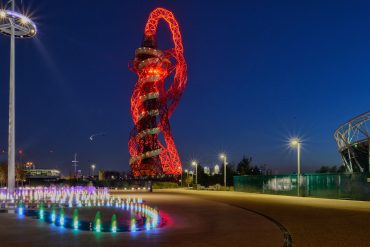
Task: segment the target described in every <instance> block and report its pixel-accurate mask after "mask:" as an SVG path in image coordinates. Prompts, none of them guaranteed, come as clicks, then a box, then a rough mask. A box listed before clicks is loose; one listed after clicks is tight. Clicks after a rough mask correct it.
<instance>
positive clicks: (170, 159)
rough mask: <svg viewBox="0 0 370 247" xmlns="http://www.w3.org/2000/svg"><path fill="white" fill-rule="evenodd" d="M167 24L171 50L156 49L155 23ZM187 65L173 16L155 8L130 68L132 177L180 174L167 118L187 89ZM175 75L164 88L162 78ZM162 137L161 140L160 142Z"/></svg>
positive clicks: (179, 164) (177, 156)
mask: <svg viewBox="0 0 370 247" xmlns="http://www.w3.org/2000/svg"><path fill="white" fill-rule="evenodd" d="M161 19H163V20H164V21H166V22H167V24H168V27H169V29H170V31H171V33H172V40H173V44H174V47H173V48H170V49H168V50H159V49H158V47H157V42H156V33H157V27H158V22H159V21H160V20H161ZM186 68H187V65H186V62H185V58H184V48H183V45H182V37H181V33H180V28H179V25H178V23H177V20H176V19H175V17H174V15H173V13H172V12H171V11H169V10H166V9H163V8H157V9H155V10H154V11H152V12H151V13H150V15H149V19H148V22H147V23H146V26H145V31H144V39H143V42H142V44H141V47H140V48H138V49H136V51H135V59H134V61H133V63H132V66H131V69H132V70H133V71H134V72H135V73H136V74H137V75H138V80H137V82H136V85H135V88H134V91H133V93H132V96H131V116H132V119H133V122H134V124H135V128H134V129H133V130H132V131H131V133H130V140H129V143H128V147H129V152H130V155H131V159H130V165H131V170H132V173H133V175H134V176H135V177H140V176H150V177H153V176H156V175H162V174H164V175H175V176H179V175H180V174H181V173H182V167H181V161H180V157H179V154H178V152H177V150H176V146H175V143H174V140H173V137H172V134H171V130H170V125H169V118H170V117H171V115H172V113H173V112H174V110H175V109H176V107H177V105H178V103H179V101H180V98H181V96H182V94H183V91H184V89H185V86H186V81H187V74H186ZM172 73H174V76H173V82H172V84H171V85H170V86H169V87H168V88H166V87H165V83H164V81H165V79H166V78H167V77H168V76H169V75H171V74H172ZM161 135H163V138H162V139H161V137H162V136H161Z"/></svg>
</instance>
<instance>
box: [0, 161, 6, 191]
mask: <svg viewBox="0 0 370 247" xmlns="http://www.w3.org/2000/svg"><path fill="white" fill-rule="evenodd" d="M7 180H8V165H7V164H6V163H4V162H3V163H1V164H0V186H3V185H5V184H6V182H7Z"/></svg>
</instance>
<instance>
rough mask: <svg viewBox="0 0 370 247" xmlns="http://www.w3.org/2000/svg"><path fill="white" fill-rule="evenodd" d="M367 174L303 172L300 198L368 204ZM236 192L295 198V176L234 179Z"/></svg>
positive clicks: (369, 186) (296, 193) (369, 185)
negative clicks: (318, 198)
mask: <svg viewBox="0 0 370 247" xmlns="http://www.w3.org/2000/svg"><path fill="white" fill-rule="evenodd" d="M369 177H370V175H368V174H363V173H353V174H338V173H306V174H302V175H301V177H300V196H307V197H322V198H335V199H351V200H364V201H370V179H369ZM234 189H235V191H243V192H253V193H264V194H275V195H292V196H296V195H298V191H297V190H298V186H297V175H295V174H288V175H257V176H256V175H247V176H235V177H234Z"/></svg>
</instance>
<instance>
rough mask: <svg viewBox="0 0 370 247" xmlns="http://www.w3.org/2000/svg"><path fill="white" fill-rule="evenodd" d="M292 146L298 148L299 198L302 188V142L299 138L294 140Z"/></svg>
mask: <svg viewBox="0 0 370 247" xmlns="http://www.w3.org/2000/svg"><path fill="white" fill-rule="evenodd" d="M290 145H291V146H293V147H297V183H298V185H297V194H298V196H299V195H300V187H301V141H300V140H299V139H298V138H294V139H292V140H291V141H290Z"/></svg>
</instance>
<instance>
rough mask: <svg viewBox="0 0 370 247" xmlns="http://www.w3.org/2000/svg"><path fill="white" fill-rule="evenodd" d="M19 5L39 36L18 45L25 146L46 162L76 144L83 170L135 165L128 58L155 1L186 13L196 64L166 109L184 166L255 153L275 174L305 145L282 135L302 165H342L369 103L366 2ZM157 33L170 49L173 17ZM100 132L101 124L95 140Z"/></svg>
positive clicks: (3, 126)
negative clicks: (344, 130)
mask: <svg viewBox="0 0 370 247" xmlns="http://www.w3.org/2000/svg"><path fill="white" fill-rule="evenodd" d="M5 2H6V1H2V3H3V4H4V3H5ZM17 4H18V6H19V5H20V2H19V1H18V2H17ZM23 5H24V7H23V8H22V9H30V10H32V11H30V12H29V13H31V14H30V16H31V18H33V19H34V20H35V22H36V24H37V25H38V30H39V33H38V35H37V38H36V39H32V40H17V42H16V147H17V150H19V149H22V150H24V153H25V155H24V158H23V160H24V161H28V160H32V161H34V162H35V163H36V165H37V166H38V167H39V168H41V167H42V168H57V169H60V170H61V171H62V172H63V173H64V174H68V173H69V172H70V171H72V169H73V167H72V162H71V161H72V160H73V156H74V153H75V152H77V153H78V160H79V161H80V168H82V169H83V171H84V172H85V173H87V172H88V169H89V161H91V162H95V163H96V164H97V170H100V169H101V170H119V171H123V170H126V171H127V170H128V169H129V166H128V160H129V154H128V150H127V141H128V137H129V132H130V130H131V129H132V127H133V123H132V120H131V116H130V109H129V100H130V96H131V93H132V89H133V87H134V85H135V82H136V75H135V74H134V73H132V72H131V71H129V69H128V66H127V65H128V62H129V60H131V59H132V58H133V56H134V51H135V49H136V48H138V47H139V46H140V43H141V40H142V38H143V31H144V25H145V22H146V20H147V18H148V15H149V13H150V11H151V10H153V9H154V8H155V7H159V6H161V7H165V8H168V9H170V10H171V11H173V12H174V14H175V16H176V18H177V19H178V21H179V24H180V28H181V32H182V35H183V42H184V48H185V57H186V60H187V63H188V84H187V88H186V90H185V92H184V95H183V97H182V100H181V102H180V104H179V106H178V108H177V109H176V111H175V113H174V114H173V117H172V118H171V119H170V125H171V130H172V133H173V136H174V139H175V143H176V145H177V148H178V150H179V153H180V157H181V159H182V162H183V167H184V168H189V167H190V164H189V162H190V161H191V160H193V159H195V160H198V161H199V162H200V163H201V164H206V165H208V166H211V167H213V165H215V164H216V163H218V164H221V161H220V160H219V159H218V155H219V153H221V152H225V153H226V154H227V155H228V160H229V161H230V162H232V163H234V164H237V163H238V162H239V161H240V160H241V159H242V157H243V155H246V156H252V157H253V164H254V165H261V164H267V165H268V166H269V167H270V168H271V169H272V171H273V172H279V173H285V172H294V171H295V170H296V156H295V154H296V153H295V151H294V150H292V149H291V148H289V147H288V143H287V142H288V139H289V137H294V136H300V137H302V139H303V144H302V145H303V146H302V148H303V150H302V170H303V172H305V171H314V170H317V169H318V168H319V167H320V166H323V165H328V166H332V165H340V164H341V160H340V156H339V154H338V151H337V149H336V143H335V141H334V138H333V133H334V131H335V129H336V128H337V127H339V126H340V125H341V124H342V123H344V122H346V121H348V120H349V119H351V118H353V117H355V116H357V115H359V114H361V113H363V112H365V111H367V110H369V100H368V92H369V91H370V84H369V83H368V81H369V78H370V71H369V69H368V67H369V66H370V57H369V56H368V54H369V53H370V48H369V44H370V32H369V31H368V26H369V24H370V17H369V16H368V13H367V9H369V7H370V3H367V2H363V3H349V2H337V1H329V2H325V3H323V2H320V1H318V2H312V1H303V2H299V3H298V2H295V1H288V2H286V3H285V4H282V3H278V2H275V1H248V2H243V1H233V2H230V1H217V2H214V3H212V4H211V5H210V4H207V3H204V2H199V1H195V0H192V1H186V2H172V1H156V2H155V3H154V2H152V1H144V0H141V1H135V2H130V3H125V2H124V1H118V0H115V1H111V2H110V4H102V3H101V2H98V1H96V2H95V1H94V2H89V3H88V4H87V3H86V2H85V1H75V3H73V5H71V4H70V3H67V2H65V1H47V0H38V1H35V0H29V1H23ZM162 24H163V23H162ZM158 40H159V47H160V48H168V47H169V46H170V45H171V43H170V42H169V40H170V37H169V32H168V31H167V27H166V26H165V25H161V26H160V32H159V37H158ZM0 47H2V50H3V53H2V56H1V59H0V81H1V82H2V83H1V84H0V115H1V116H2V118H0V137H2V138H1V139H0V148H1V150H7V131H8V129H7V124H8V87H9V85H8V84H9V39H8V38H7V37H4V36H2V37H1V38H0ZM95 133H105V134H104V135H99V136H96V138H95V139H94V141H93V142H92V141H90V139H89V137H90V136H91V135H92V134H95ZM6 158H7V156H6V154H3V153H2V155H1V156H0V159H1V160H5V159H6ZM18 159H19V157H18V156H17V160H18Z"/></svg>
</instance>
